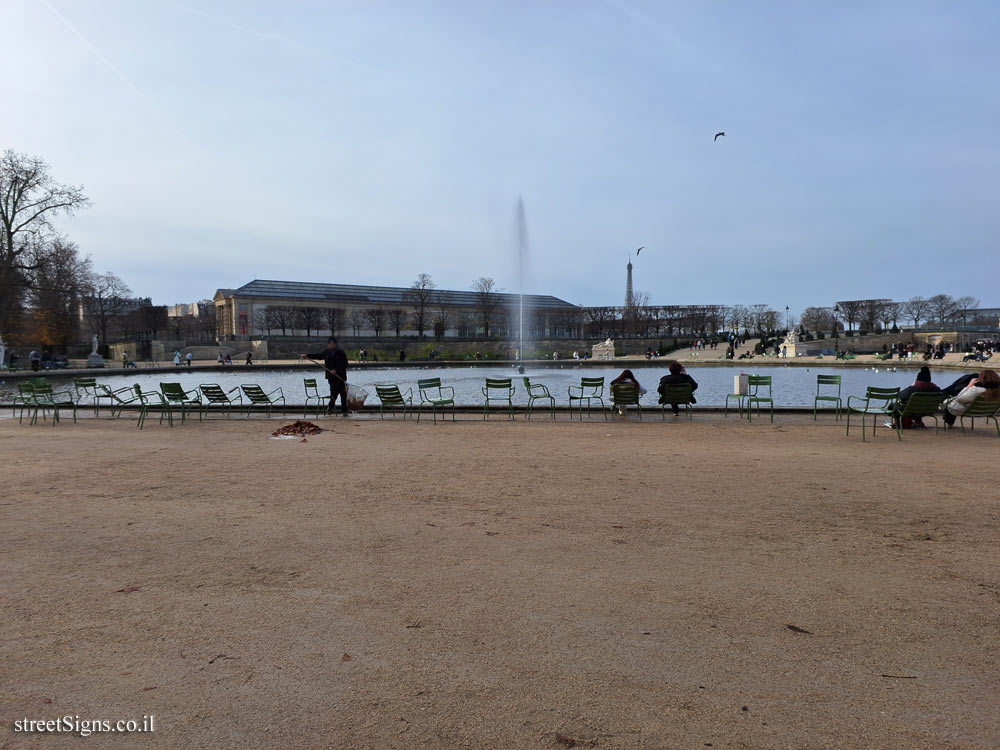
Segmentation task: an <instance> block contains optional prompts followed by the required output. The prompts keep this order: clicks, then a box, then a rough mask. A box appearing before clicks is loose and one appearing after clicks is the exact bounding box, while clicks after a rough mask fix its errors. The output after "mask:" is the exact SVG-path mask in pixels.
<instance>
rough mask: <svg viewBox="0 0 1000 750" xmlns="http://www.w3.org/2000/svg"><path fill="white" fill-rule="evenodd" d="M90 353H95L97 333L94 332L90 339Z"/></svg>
mask: <svg viewBox="0 0 1000 750" xmlns="http://www.w3.org/2000/svg"><path fill="white" fill-rule="evenodd" d="M90 353H91V354H97V334H96V333H95V334H94V336H93V338H92V339H91V347H90Z"/></svg>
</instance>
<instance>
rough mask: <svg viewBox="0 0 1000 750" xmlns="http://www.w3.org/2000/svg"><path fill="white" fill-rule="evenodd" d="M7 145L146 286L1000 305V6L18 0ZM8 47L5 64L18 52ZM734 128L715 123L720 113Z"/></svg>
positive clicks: (77, 237)
mask: <svg viewBox="0 0 1000 750" xmlns="http://www.w3.org/2000/svg"><path fill="white" fill-rule="evenodd" d="M0 6H2V7H3V14H2V15H3V22H0V49H3V50H4V58H5V60H7V61H8V62H7V65H6V66H5V74H4V75H3V76H2V77H0V149H7V148H10V149H13V150H14V151H17V152H21V153H27V154H31V155H37V156H41V157H43V158H44V159H45V160H46V161H47V162H48V163H49V164H50V166H51V171H52V174H53V176H54V177H55V178H56V179H58V180H59V181H61V182H66V183H71V184H78V185H83V186H84V187H85V189H86V192H87V195H88V196H89V197H90V199H91V200H92V202H93V205H92V206H91V207H90V208H88V209H86V210H84V211H81V212H79V213H77V214H76V215H75V216H73V217H65V218H61V219H60V220H59V222H58V227H59V229H60V230H61V231H63V232H64V233H65V234H66V235H67V236H68V237H69V238H70V239H72V240H73V241H75V242H76V243H77V244H78V245H79V247H80V249H81V250H82V251H83V252H84V253H87V254H89V255H90V256H91V257H92V258H93V262H94V266H95V268H96V269H97V270H102V271H103V270H110V271H113V272H115V273H117V274H118V275H119V276H121V277H122V278H123V279H124V280H125V281H126V282H127V283H128V284H129V285H130V286H131V288H132V290H133V291H134V293H135V294H137V295H141V296H151V297H152V298H153V301H154V303H155V304H174V303H178V302H191V301H194V300H197V299H202V298H206V297H211V296H212V295H213V294H214V293H215V290H216V289H218V288H220V287H237V286H240V285H242V284H244V283H246V282H248V281H250V280H251V279H254V278H264V279H268V278H270V279H285V280H294V281H321V282H331V283H346V284H385V285H390V286H409V284H410V283H411V282H412V281H413V280H414V279H415V278H416V276H417V274H420V273H428V274H430V275H431V276H432V278H433V279H434V281H435V282H436V283H437V285H438V287H439V288H451V289H468V288H469V287H470V285H471V284H472V282H473V280H474V279H476V278H478V277H480V276H488V277H492V278H494V279H495V280H496V282H497V284H498V285H499V286H500V287H502V288H503V289H505V290H506V291H511V292H516V291H518V289H519V287H520V284H519V282H518V269H517V262H516V258H517V248H516V231H515V207H516V204H517V200H518V197H519V196H520V197H523V200H524V205H525V210H526V215H527V225H528V236H529V241H530V246H529V249H528V265H527V269H526V272H525V288H524V291H525V292H530V293H539V294H552V295H555V296H557V297H560V298H563V299H566V300H568V301H570V302H574V303H576V304H582V305H614V304H622V302H623V299H624V286H625V265H626V263H627V261H628V258H629V253H630V251H632V250H634V249H636V248H638V247H640V246H644V247H645V249H644V250H643V251H642V253H641V254H640V255H639V257H638V258H633V262H634V285H635V288H636V289H637V290H640V291H645V292H647V293H648V294H649V299H650V302H651V303H654V304H698V303H704V304H755V303H767V304H769V305H771V306H773V307H774V308H776V309H779V310H781V309H783V308H784V307H786V306H789V307H790V308H791V311H792V314H793V315H794V314H796V313H797V312H800V311H801V310H802V308H803V307H805V306H807V305H831V304H833V302H835V301H837V300H839V299H854V298H864V297H890V298H893V299H897V300H902V299H908V298H909V297H911V296H914V295H923V296H931V295H933V294H938V293H946V294H952V295H954V296H961V295H972V296H974V297H977V298H979V299H980V300H981V303H982V305H983V306H996V305H1000V289H998V284H997V279H998V278H1000V274H998V271H1000V254H998V249H1000V248H998V242H1000V201H998V199H1000V145H998V139H997V134H996V126H997V124H998V123H1000V96H998V91H1000V3H997V2H995V0H988V1H986V2H976V1H974V0H967V1H965V2H961V3H955V2H950V1H949V0H941V2H921V1H920V0H905V1H901V2H891V1H886V2H879V1H877V0H864V1H858V2H849V1H845V0H830V1H824V0H816V1H814V2H805V3H803V2H792V1H790V2H765V1H758V2H745V1H742V0H732V1H731V2H724V1H722V0H717V1H712V2H709V1H707V0H706V1H697V2H696V1H695V0H691V1H689V2H669V1H667V0H662V1H660V0H648V1H647V0H495V1H488V0H452V1H449V2H445V1H443V0H442V1H435V0H398V1H396V2H388V1H381V0H176V1H175V0H0ZM11 61H16V62H14V63H12V62H11ZM718 131H725V133H726V135H725V137H720V138H719V139H718V140H713V137H714V135H715V133H716V132H718Z"/></svg>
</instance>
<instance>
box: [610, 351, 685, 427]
mask: <svg viewBox="0 0 1000 750" xmlns="http://www.w3.org/2000/svg"><path fill="white" fill-rule="evenodd" d="M668 369H669V371H670V374H669V375H664V376H663V377H662V378H660V384H659V385H658V386H657V387H656V392H657V393H658V394H659V395H660V398H659V401H658V403H661V404H668V403H670V402H669V401H664V398H665V396H664V391H665V390H666V386H668V385H690V386H691V393H692V394H694V392H695V391H696V390H698V383H697V382H696V381H695V379H694V378H692V377H691V376H690V375H688V374H687V372H686V371H685V369H684V365H682V364H681V363H680V362H673V363H671V365H670V367H669V368H668ZM619 383H632V384H633V385H635V387H636V389H637V390H638V391H639V395H640V396H641V395H642V394H644V393H646V389H645V388H643V387H642V386H641V385H640V384H639V381H638V380H636V378H635V375H633V374H632V371H631V370H622V374H621V375H619V376H618V377H617V378H615V379H614V380H612V381H611V385H612V386H614V385H617V384H619ZM691 403H695V398H694V396H693V395H692V396H691ZM670 408H671V411H673V413H674V416H675V417H676V416H679V415H680V413H681V411H680V404H674V403H670Z"/></svg>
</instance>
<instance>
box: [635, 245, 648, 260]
mask: <svg viewBox="0 0 1000 750" xmlns="http://www.w3.org/2000/svg"><path fill="white" fill-rule="evenodd" d="M645 248H646V246H645V245H643V246H642V247H640V248H639V249H638V250H636V251H635V257H636V258H638V257H639V253H641V252H642V251H643V250H644V249H645Z"/></svg>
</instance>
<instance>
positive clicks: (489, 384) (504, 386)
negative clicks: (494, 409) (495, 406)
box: [486, 378, 514, 394]
mask: <svg viewBox="0 0 1000 750" xmlns="http://www.w3.org/2000/svg"><path fill="white" fill-rule="evenodd" d="M486 390H487V391H494V390H496V391H506V392H507V393H508V394H510V393H513V392H514V386H513V385H511V382H510V378H486Z"/></svg>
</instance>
